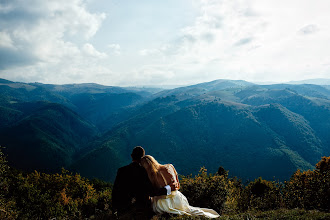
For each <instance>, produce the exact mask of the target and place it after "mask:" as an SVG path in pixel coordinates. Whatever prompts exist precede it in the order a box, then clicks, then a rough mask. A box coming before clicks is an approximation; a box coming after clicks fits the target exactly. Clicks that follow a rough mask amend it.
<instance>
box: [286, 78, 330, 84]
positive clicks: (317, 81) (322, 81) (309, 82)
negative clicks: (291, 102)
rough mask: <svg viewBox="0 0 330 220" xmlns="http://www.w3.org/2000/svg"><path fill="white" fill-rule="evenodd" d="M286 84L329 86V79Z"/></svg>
mask: <svg viewBox="0 0 330 220" xmlns="http://www.w3.org/2000/svg"><path fill="white" fill-rule="evenodd" d="M288 84H315V85H330V79H307V80H299V81H290V82H288Z"/></svg>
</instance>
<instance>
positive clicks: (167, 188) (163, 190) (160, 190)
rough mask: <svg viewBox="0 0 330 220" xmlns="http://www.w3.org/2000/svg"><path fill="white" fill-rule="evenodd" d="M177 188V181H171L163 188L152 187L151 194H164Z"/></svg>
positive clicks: (168, 193)
mask: <svg viewBox="0 0 330 220" xmlns="http://www.w3.org/2000/svg"><path fill="white" fill-rule="evenodd" d="M178 189H179V184H178V183H177V182H173V183H171V184H170V185H167V186H165V187H163V188H158V189H153V191H152V194H151V196H166V195H170V194H171V191H175V190H178Z"/></svg>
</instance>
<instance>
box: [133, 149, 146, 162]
mask: <svg viewBox="0 0 330 220" xmlns="http://www.w3.org/2000/svg"><path fill="white" fill-rule="evenodd" d="M144 155H145V150H144V149H143V147H141V146H136V147H134V149H133V151H132V154H131V156H132V159H133V160H137V161H139V160H141V158H142V157H144Z"/></svg>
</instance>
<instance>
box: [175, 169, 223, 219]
mask: <svg viewBox="0 0 330 220" xmlns="http://www.w3.org/2000/svg"><path fill="white" fill-rule="evenodd" d="M180 191H181V192H182V193H183V194H184V195H185V196H186V197H187V199H188V201H189V204H190V205H192V206H197V207H207V208H211V209H214V210H215V211H217V212H219V213H221V211H222V210H223V209H224V205H225V202H226V200H227V196H228V193H229V189H228V184H227V178H226V177H225V176H219V175H213V174H207V170H206V169H205V168H204V167H203V168H201V170H200V171H199V174H198V175H197V176H195V177H194V178H192V177H191V176H181V189H180Z"/></svg>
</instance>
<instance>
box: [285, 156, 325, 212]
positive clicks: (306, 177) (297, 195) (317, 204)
mask: <svg viewBox="0 0 330 220" xmlns="http://www.w3.org/2000/svg"><path fill="white" fill-rule="evenodd" d="M315 168H316V169H315V170H314V171H310V170H308V171H304V172H302V171H300V170H298V171H296V172H295V173H294V174H293V175H292V177H291V178H290V181H288V182H286V183H285V189H284V197H285V202H286V205H287V207H288V208H303V209H307V210H312V209H317V210H320V211H327V212H329V211H330V206H329V204H330V157H323V158H322V159H321V161H320V162H318V163H317V164H316V166H315Z"/></svg>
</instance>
